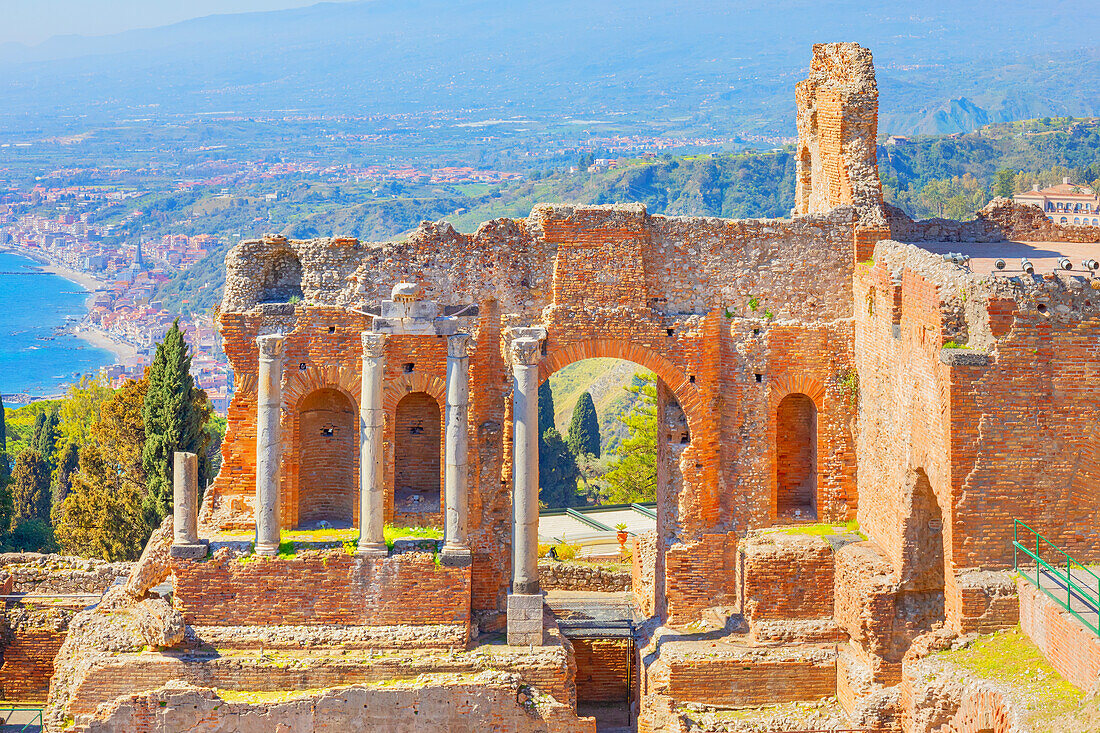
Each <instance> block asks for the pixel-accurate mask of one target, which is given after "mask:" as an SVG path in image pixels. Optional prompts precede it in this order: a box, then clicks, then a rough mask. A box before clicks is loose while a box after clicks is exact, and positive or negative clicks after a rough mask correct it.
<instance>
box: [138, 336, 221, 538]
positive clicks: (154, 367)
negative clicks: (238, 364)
mask: <svg viewBox="0 0 1100 733" xmlns="http://www.w3.org/2000/svg"><path fill="white" fill-rule="evenodd" d="M190 372H191V355H190V353H189V350H188V346H187V342H186V341H185V340H184V338H183V332H182V331H180V328H179V319H176V321H175V322H174V323H173V324H172V328H170V329H169V330H168V333H166V334H165V336H164V341H162V342H161V343H160V344H158V345H157V351H156V355H155V356H154V357H153V363H152V364H151V365H150V366H149V368H148V369H147V370H146V372H145V378H146V380H148V391H147V392H146V395H145V404H144V406H143V409H142V420H143V422H144V427H145V446H144V449H143V452H142V463H143V466H144V469H145V474H146V476H147V477H148V482H149V486H148V491H147V492H146V494H145V500H144V507H145V513H146V517H147V520H148V523H149V525H150V526H157V525H159V524H160V521H161V520H162V519H163V518H164V517H165V516H166V515H167V514H170V513H171V511H172V454H173V453H175V452H176V451H188V452H191V453H196V454H198V455H199V456H205V455H206V448H207V445H208V444H209V441H210V435H209V434H208V433H206V432H205V431H204V430H203V427H204V426H205V425H206V423H207V421H208V420H209V419H210V416H211V413H212V410H211V409H210V402H209V400H208V399H207V397H206V392H204V391H203V390H201V389H199V388H198V387H196V386H195V380H194V378H192V376H191V373H190ZM207 471H209V464H208V462H207V461H205V460H204V461H202V462H200V466H199V485H200V486H205V485H206V472H207Z"/></svg>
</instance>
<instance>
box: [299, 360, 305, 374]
mask: <svg viewBox="0 0 1100 733" xmlns="http://www.w3.org/2000/svg"><path fill="white" fill-rule="evenodd" d="M305 370H306V363H305V362H304V361H303V362H301V363H299V364H298V371H300V372H304V371H305Z"/></svg>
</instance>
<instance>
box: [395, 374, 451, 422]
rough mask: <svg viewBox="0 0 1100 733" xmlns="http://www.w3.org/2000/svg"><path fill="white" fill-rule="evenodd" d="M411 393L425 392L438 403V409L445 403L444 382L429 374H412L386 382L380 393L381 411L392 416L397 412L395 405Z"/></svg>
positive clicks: (445, 390) (445, 386)
mask: <svg viewBox="0 0 1100 733" xmlns="http://www.w3.org/2000/svg"><path fill="white" fill-rule="evenodd" d="M413 392H427V393H428V394H429V395H431V396H432V397H433V398H435V401H436V402H438V403H439V407H440V409H442V408H443V406H444V405H445V404H446V403H447V384H446V382H444V381H443V380H442V379H440V378H439V377H436V376H433V375H431V374H425V373H423V372H413V373H411V374H399V375H397V377H396V378H394V379H388V380H386V383H385V385H384V387H383V392H382V409H383V410H385V412H386V414H387V415H392V414H393V413H394V412H395V411H396V410H397V403H398V402H400V401H401V399H402V398H403V397H405V396H406V395H410V394H412V393H413Z"/></svg>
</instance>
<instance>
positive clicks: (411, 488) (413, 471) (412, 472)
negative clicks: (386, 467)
mask: <svg viewBox="0 0 1100 733" xmlns="http://www.w3.org/2000/svg"><path fill="white" fill-rule="evenodd" d="M442 436H443V420H442V417H441V411H440V409H439V403H438V402H436V400H435V398H434V397H432V396H431V395H430V394H428V393H427V392H410V393H409V394H407V395H405V396H404V397H402V398H401V401H400V402H398V403H397V410H396V413H395V416H394V472H393V511H394V515H395V518H396V517H397V516H398V515H407V516H406V517H405V518H404V519H403V520H401V523H412V524H418V525H419V524H429V523H432V522H431V520H429V519H428V518H427V517H422V518H421V519H417V516H416V515H432V514H434V515H437V516H438V515H439V513H440V507H441V506H442V501H443V500H442V493H441V492H442V485H443V481H442V468H443V440H442ZM408 515H412V516H408Z"/></svg>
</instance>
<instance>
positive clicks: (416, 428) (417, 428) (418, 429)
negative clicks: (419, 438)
mask: <svg viewBox="0 0 1100 733" xmlns="http://www.w3.org/2000/svg"><path fill="white" fill-rule="evenodd" d="M409 432H410V433H412V434H413V435H420V434H421V433H423V432H424V423H422V422H418V423H417V424H416V425H413V426H412V427H411V428H409Z"/></svg>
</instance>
